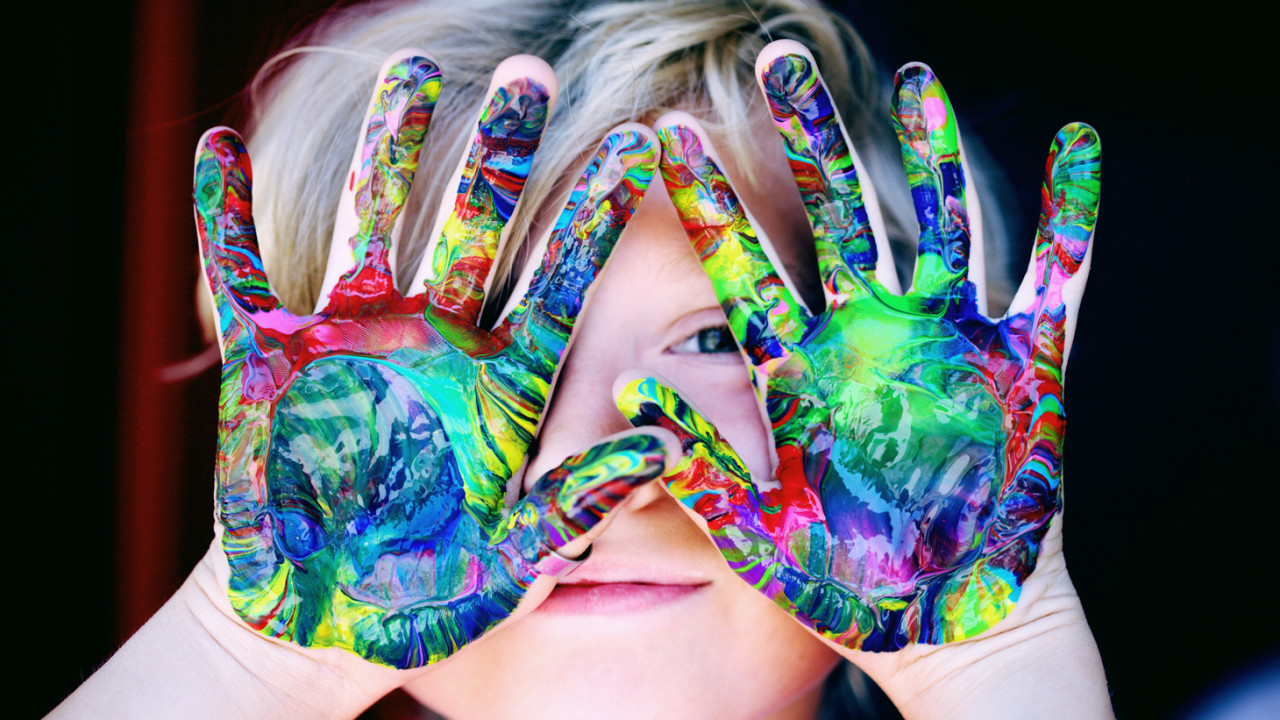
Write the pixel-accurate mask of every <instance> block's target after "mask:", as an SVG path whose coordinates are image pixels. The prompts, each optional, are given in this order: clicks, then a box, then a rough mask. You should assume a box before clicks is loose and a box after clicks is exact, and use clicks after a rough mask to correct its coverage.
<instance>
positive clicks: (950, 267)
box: [893, 63, 969, 298]
mask: <svg viewBox="0 0 1280 720" xmlns="http://www.w3.org/2000/svg"><path fill="white" fill-rule="evenodd" d="M894 84H895V91H894V96H893V125H894V130H896V131H897V134H898V143H899V144H900V145H901V147H902V166H903V168H904V169H905V170H906V172H907V182H908V184H910V186H911V197H912V200H913V202H914V204H915V208H916V219H917V220H918V221H919V223H920V244H919V249H918V254H917V257H916V270H915V282H914V286H913V292H914V293H916V294H918V295H923V296H924V297H928V298H950V297H951V296H952V295H953V294H955V293H956V292H958V291H959V288H960V286H961V284H962V283H964V281H965V277H966V275H967V274H968V271H969V219H968V214H967V212H966V210H965V187H964V170H963V168H962V166H961V159H960V138H959V134H958V133H957V131H956V118H955V112H954V111H953V110H952V109H951V102H950V101H949V100H948V99H947V94H946V91H944V90H943V89H942V83H940V82H938V79H937V77H936V76H935V75H934V74H933V71H932V70H930V69H929V67H928V66H927V65H924V64H921V63H910V64H907V65H904V66H903V67H902V69H901V70H899V71H898V74H897V77H896V79H895V83H894Z"/></svg>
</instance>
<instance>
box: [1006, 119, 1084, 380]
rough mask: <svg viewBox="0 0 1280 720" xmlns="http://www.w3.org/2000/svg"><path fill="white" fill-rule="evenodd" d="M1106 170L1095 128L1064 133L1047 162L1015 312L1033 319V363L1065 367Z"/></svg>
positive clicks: (1081, 126) (1072, 128)
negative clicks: (1032, 243) (1036, 224)
mask: <svg viewBox="0 0 1280 720" xmlns="http://www.w3.org/2000/svg"><path fill="white" fill-rule="evenodd" d="M1101 170H1102V164H1101V144H1100V142H1099V140H1098V134H1097V132H1096V131H1095V130H1094V129H1093V128H1092V127H1090V126H1088V125H1085V124H1083V123H1072V124H1070V125H1067V126H1066V127H1064V128H1062V129H1061V130H1059V131H1058V135H1057V137H1055V138H1054V140H1053V146H1052V147H1051V148H1050V150H1049V157H1048V159H1047V160H1046V162H1045V178H1044V184H1043V186H1042V187H1041V191H1040V225H1039V229H1038V231H1037V233H1036V242H1035V248H1034V250H1033V252H1032V259H1031V266H1030V268H1029V270H1028V272H1027V277H1026V278H1025V279H1024V280H1023V283H1022V287H1021V288H1020V289H1019V291H1018V295H1017V297H1015V299H1014V304H1013V307H1011V309H1010V314H1011V315H1012V314H1013V313H1014V312H1015V310H1017V311H1026V312H1029V313H1031V314H1032V315H1033V319H1032V321H1031V327H1032V328H1034V330H1033V332H1034V333H1035V335H1034V339H1033V343H1034V350H1033V352H1034V357H1033V362H1048V363H1050V364H1052V366H1053V367H1059V368H1061V367H1063V366H1064V365H1065V360H1066V356H1067V352H1068V350H1069V349H1070V342H1071V336H1072V335H1073V334H1074V331H1075V320H1076V317H1077V315H1078V311H1079V307H1080V300H1081V298H1082V296H1083V294H1084V284H1085V281H1086V279H1087V277H1088V267H1089V257H1090V246H1091V245H1092V243H1091V242H1090V241H1091V239H1092V238H1093V230H1094V225H1095V224H1096V222H1097V217H1098V201H1099V197H1100V195H1099V193H1100V189H1101ZM1032 293H1034V295H1032ZM1028 306H1029V307H1028Z"/></svg>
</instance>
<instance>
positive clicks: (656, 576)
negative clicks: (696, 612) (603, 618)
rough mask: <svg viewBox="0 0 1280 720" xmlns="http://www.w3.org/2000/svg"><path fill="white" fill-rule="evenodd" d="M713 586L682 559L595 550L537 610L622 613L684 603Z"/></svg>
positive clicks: (556, 613)
mask: <svg viewBox="0 0 1280 720" xmlns="http://www.w3.org/2000/svg"><path fill="white" fill-rule="evenodd" d="M710 585H711V580H710V579H708V578H707V577H706V576H705V575H703V574H702V573H700V572H697V571H695V570H691V569H689V568H687V567H682V566H681V565H680V564H671V563H661V564H654V563H653V562H652V560H650V559H648V558H646V559H638V558H633V557H628V556H622V557H619V556H605V555H593V556H592V557H591V558H590V559H588V560H587V561H586V562H585V563H583V564H582V565H581V566H579V567H578V568H576V569H575V570H574V571H573V572H571V573H569V574H568V575H565V576H564V577H562V578H560V580H559V581H558V582H557V583H556V587H555V589H554V590H552V591H551V594H550V595H548V596H547V599H546V600H544V601H543V602H542V604H541V605H539V606H538V608H537V611H536V612H540V613H547V614H551V615H625V614H630V613H642V612H648V611H651V610H656V609H658V608H661V607H664V606H668V605H673V604H675V603H679V602H683V601H685V600H687V599H689V598H690V597H693V596H695V595H697V594H698V593H700V592H702V591H703V590H705V589H707V588H708V587H710Z"/></svg>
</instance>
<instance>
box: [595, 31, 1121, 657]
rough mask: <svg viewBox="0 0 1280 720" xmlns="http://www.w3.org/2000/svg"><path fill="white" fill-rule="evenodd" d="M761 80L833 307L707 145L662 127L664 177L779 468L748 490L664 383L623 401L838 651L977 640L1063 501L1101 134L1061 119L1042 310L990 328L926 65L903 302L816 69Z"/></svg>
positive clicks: (911, 101) (948, 118) (717, 442)
mask: <svg viewBox="0 0 1280 720" xmlns="http://www.w3.org/2000/svg"><path fill="white" fill-rule="evenodd" d="M763 84H764V87H765V92H766V96H767V99H768V102H769V106H770V109H771V111H772V113H773V116H774V119H775V121H776V123H777V125H778V128H779V130H780V131H781V133H782V136H783V139H784V142H785V144H786V149H787V154H788V157H789V159H790V162H791V167H792V170H793V173H794V175H795V178H796V182H797V185H798V186H799V188H800V192H801V196H802V198H803V200H804V203H805V206H806V208H807V211H808V214H809V219H810V222H811V225H812V227H813V230H814V236H815V241H816V243H817V256H818V263H819V272H820V274H821V278H822V282H823V286H824V291H825V295H826V299H827V308H826V309H825V310H824V311H823V312H821V313H818V314H816V315H811V314H810V313H809V312H808V311H807V310H806V309H805V308H804V307H803V306H802V305H801V304H800V302H798V300H797V298H796V297H795V296H794V295H793V294H792V293H791V291H790V290H789V289H788V287H787V286H786V285H785V284H784V283H783V281H782V280H781V278H780V277H779V275H778V273H777V272H775V270H774V268H773V265H772V263H771V262H770V260H769V258H768V256H767V255H766V253H765V252H764V250H763V249H762V247H761V245H760V243H759V242H758V239H757V237H756V234H755V232H754V230H753V229H752V227H751V225H750V223H749V221H748V220H747V217H746V214H745V213H744V210H743V208H742V206H741V205H740V204H739V203H738V200H737V198H736V196H735V194H734V192H733V190H732V188H731V187H730V185H729V183H728V181H727V179H726V178H725V176H724V175H723V173H722V172H721V170H720V169H719V168H718V167H717V165H716V163H715V161H714V160H713V159H712V158H711V157H710V156H709V155H708V154H707V153H706V152H705V151H704V148H703V146H702V143H701V141H700V139H699V136H698V134H697V133H695V132H694V131H693V130H692V129H690V128H687V127H683V126H679V125H677V126H673V127H668V128H664V129H662V130H661V131H660V133H659V135H660V137H661V139H662V142H663V149H664V157H663V165H662V172H663V178H664V180H665V181H666V184H667V188H668V191H669V192H670V193H671V196H672V199H673V201H674V204H675V206H676V208H677V210H678V212H679V213H680V214H681V216H682V221H683V222H684V224H685V227H686V229H687V231H688V233H689V237H690V239H691V241H692V242H693V244H694V246H695V249H696V250H697V252H698V254H699V256H700V257H701V259H702V262H703V267H704V268H705V270H706V271H707V274H708V275H709V276H710V278H711V280H712V283H713V285H714V286H715V290H716V293H717V296H718V297H719V299H720V301H721V304H722V306H723V307H724V310H725V313H726V315H727V317H728V320H729V326H730V328H731V330H732V332H733V334H734V336H735V337H736V338H737V340H738V342H739V344H740V345H741V347H742V348H743V350H744V351H745V353H746V355H747V356H748V359H749V362H750V364H751V366H752V369H753V372H754V373H755V376H756V378H757V380H758V381H759V382H760V384H761V385H762V386H763V394H764V403H765V408H766V410H767V413H768V417H769V420H770V422H771V423H772V427H773V437H774V442H775V446H776V449H777V471H776V477H775V478H774V480H772V481H771V482H769V483H759V484H756V483H753V482H752V481H751V479H750V477H749V474H748V472H747V470H746V466H745V465H744V464H743V462H742V461H741V460H740V459H739V458H738V457H737V455H736V454H735V453H734V452H733V450H732V449H731V448H730V447H729V446H728V445H727V444H726V443H725V442H724V441H723V440H722V439H721V438H720V436H719V435H718V434H717V432H716V431H715V428H714V427H713V426H712V425H711V424H710V423H709V422H708V421H706V420H705V419H704V418H702V417H701V416H700V415H699V414H698V413H697V412H696V411H695V410H694V409H693V408H691V407H690V406H689V405H688V404H687V403H686V402H685V401H684V400H683V399H681V398H680V397H679V396H678V395H677V394H676V393H675V392H674V391H672V390H671V389H670V388H666V387H664V386H662V385H661V384H659V383H658V382H656V381H655V380H652V379H650V380H639V381H636V382H633V383H632V384H631V385H630V386H628V387H627V388H626V389H625V390H624V392H623V393H622V394H621V396H620V399H619V403H620V407H622V409H623V411H624V413H626V414H628V416H629V417H630V418H631V419H632V421H633V422H635V423H636V424H659V425H664V426H666V427H669V428H671V429H672V430H674V431H676V432H677V434H680V435H681V437H682V438H683V440H684V443H685V446H686V452H687V454H688V455H689V458H688V459H686V460H685V461H684V463H683V464H682V466H681V467H680V468H678V469H677V470H676V471H673V472H672V473H671V474H670V475H668V477H667V481H668V484H669V487H670V488H671V490H672V492H673V493H674V494H675V495H676V497H678V498H679V499H681V500H682V501H683V502H684V503H685V504H686V505H688V506H689V507H690V508H692V509H693V510H695V511H696V512H697V513H699V514H700V515H701V516H702V517H704V518H705V519H706V520H707V522H708V525H709V527H710V530H711V533H712V536H713V539H714V540H715V542H716V544H717V546H718V547H719V548H720V550H721V551H722V553H723V554H724V555H725V557H726V559H727V560H728V561H729V563H730V564H731V565H732V566H733V568H734V569H735V570H736V571H737V572H738V573H739V574H740V575H741V576H742V577H743V579H745V580H746V581H747V582H749V583H751V584H752V585H754V586H755V587H756V588H757V589H759V590H760V591H761V592H763V593H764V594H765V595H767V596H769V597H770V598H772V599H773V600H774V601H775V602H776V603H777V604H778V605H780V606H781V607H783V608H784V609H786V610H787V611H789V612H790V613H792V614H793V615H794V616H795V617H797V618H798V619H800V620H801V621H802V622H804V623H806V624H808V625H809V626H811V627H812V628H814V629H815V630H817V631H818V632H819V633H821V634H822V635H824V636H825V637H828V638H830V639H832V640H834V641H836V642H839V643H842V644H844V645H845V646H847V647H850V648H855V649H863V650H894V649H898V648H901V647H904V646H906V645H908V644H911V643H943V642H947V641H952V640H958V639H963V638H967V637H972V636H974V635H976V634H977V633H980V632H982V631H983V630H985V629H987V628H988V627H990V626H991V625H992V624H994V623H995V622H997V621H998V620H1000V619H1001V618H1003V617H1004V616H1005V615H1006V614H1008V612H1009V611H1010V609H1011V608H1012V607H1013V604H1014V603H1015V602H1016V600H1017V597H1018V594H1019V590H1020V587H1021V583H1022V581H1023V580H1024V579H1025V578H1026V577H1027V576H1028V575H1029V574H1030V573H1031V571H1032V570H1033V569H1034V567H1035V564H1036V558H1037V553H1038V551H1039V546H1040V542H1041V539H1042V537H1043V536H1044V533H1045V531H1046V530H1047V527H1048V522H1049V520H1050V519H1051V517H1052V516H1053V515H1054V514H1055V513H1056V512H1057V511H1058V510H1059V508H1060V507H1061V486H1060V481H1061V448H1062V436H1063V406H1062V367H1063V360H1064V357H1063V351H1064V346H1065V343H1066V334H1065V333H1066V328H1065V322H1066V312H1065V305H1064V301H1063V296H1062V290H1063V285H1064V283H1066V281H1067V280H1069V279H1070V278H1071V277H1072V275H1073V274H1074V273H1075V272H1076V271H1077V269H1078V268H1079V267H1080V265H1081V263H1082V261H1083V260H1084V256H1085V251H1086V249H1087V247H1088V243H1089V239H1090V237H1091V234H1092V230H1093V225H1094V217H1095V211H1096V208H1097V199H1098V171H1099V165H1098V142H1097V137H1096V135H1095V134H1094V132H1093V130H1092V128H1089V127H1088V126H1084V125H1070V126H1067V127H1066V128H1064V129H1063V130H1062V131H1061V132H1060V133H1059V134H1058V136H1057V138H1056V139H1055V141H1054V143H1053V147H1052V149H1051V151H1050V155H1049V160H1048V163H1047V165H1046V174H1045V183H1044V188H1043V197H1042V201H1043V202H1042V216H1041V222H1040V228H1039V232H1038V235H1037V238H1036V243H1035V250H1034V253H1035V255H1034V260H1033V272H1034V273H1035V277H1036V280H1037V283H1038V284H1037V288H1036V295H1035V299H1034V302H1033V303H1032V304H1031V307H1030V308H1028V309H1027V310H1026V311H1025V312H1020V313H1016V314H1011V315H1009V316H1007V317H1005V318H1004V319H1002V320H998V321H993V320H989V319H987V318H986V317H984V316H982V315H981V314H980V313H979V311H978V307H977V301H976V296H975V289H974V286H973V284H972V283H971V282H969V281H968V280H967V279H966V275H967V270H968V255H969V228H968V222H967V218H966V214H965V200H964V177H963V172H962V170H961V164H960V154H959V144H958V140H957V134H956V128H955V120H954V115H953V114H952V111H951V107H950V104H949V103H948V101H947V98H946V95H945V94H944V92H943V90H942V87H941V85H940V84H939V83H938V82H937V80H936V79H935V78H934V76H933V75H932V73H931V72H930V71H929V69H928V68H926V67H924V66H922V65H910V66H907V67H905V68H903V70H901V71H900V72H899V74H898V77H897V88H896V93H895V102H894V119H895V123H896V127H897V130H898V134H899V139H900V141H901V145H902V155H903V160H904V163H905V166H906V171H907V177H908V180H909V182H910V184H911V189H912V194H913V197H914V201H915V206H916V210H917V215H918V218H919V222H920V228H921V234H920V244H919V257H918V259H917V262H916V269H915V281H914V287H913V289H912V290H911V291H910V292H908V293H906V294H905V295H901V296H900V295H895V294H893V293H891V292H889V291H888V290H886V288H885V287H884V286H883V285H882V284H881V283H880V282H879V281H878V280H877V279H876V260H877V257H878V253H877V249H876V244H875V240H874V238H873V237H872V232H871V226H870V224H869V222H868V219H867V214H866V212H865V210H864V207H863V203H862V193H861V190H860V187H859V184H858V179H857V175H856V171H855V170H854V165H853V162H852V159H851V157H850V152H849V150H848V147H847V144H846V140H845V137H844V133H843V131H842V129H841V127H840V124H839V120H838V118H837V116H836V114H835V112H834V111H833V109H832V105H831V101H830V99H829V97H828V95H827V93H826V91H825V89H824V88H823V86H822V84H821V80H820V78H819V77H818V75H817V73H816V71H815V70H814V68H813V65H812V61H811V60H809V59H808V58H807V57H804V56H800V55H786V56H783V57H780V58H778V59H777V60H775V61H774V62H772V63H771V64H769V65H768V67H767V68H766V69H765V71H764V75H763Z"/></svg>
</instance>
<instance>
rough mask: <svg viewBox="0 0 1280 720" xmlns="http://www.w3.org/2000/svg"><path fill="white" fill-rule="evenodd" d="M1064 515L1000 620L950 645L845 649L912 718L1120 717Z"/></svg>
mask: <svg viewBox="0 0 1280 720" xmlns="http://www.w3.org/2000/svg"><path fill="white" fill-rule="evenodd" d="M1060 519H1061V517H1060V516H1059V518H1057V519H1055V520H1054V521H1053V522H1054V526H1053V527H1052V528H1051V529H1050V531H1049V533H1048V535H1046V538H1045V545H1044V547H1043V548H1042V550H1043V552H1042V556H1041V562H1040V564H1039V565H1038V566H1037V568H1036V570H1035V571H1034V572H1033V573H1032V574H1031V576H1030V577H1028V578H1027V580H1026V582H1025V583H1024V585H1023V588H1022V596H1021V598H1020V599H1019V601H1018V604H1017V606H1016V607H1015V608H1014V610H1013V611H1012V612H1011V613H1010V614H1009V615H1008V616H1007V617H1006V618H1005V619H1004V620H1002V621H1000V622H999V623H997V624H996V625H995V626H994V627H992V628H991V629H989V630H987V631H986V632H984V633H982V634H981V635H979V636H977V637H974V638H971V639H969V640H964V641H961V642H955V643H949V644H946V645H914V646H911V647H909V648H905V649H903V650H901V651H898V652H894V653H866V652H858V651H852V650H848V649H841V650H842V654H844V656H845V657H847V658H848V659H850V660H851V661H852V662H854V663H855V664H856V665H858V666H859V667H860V668H861V669H862V670H863V671H864V672H866V673H867V675H868V676H870V677H871V678H872V679H873V680H874V681H875V682H876V683H877V684H878V685H879V686H880V687H881V689H883V690H884V691H885V693H886V694H887V695H888V696H889V698H890V699H892V700H893V702H894V704H895V705H896V706H897V707H898V709H899V710H900V711H901V712H902V714H903V717H905V718H909V719H910V720H923V719H925V718H949V719H951V718H970V717H972V718H1006V717H1007V718H1023V717H1046V718H1051V717H1064V718H1066V717H1070V718H1111V717H1114V715H1113V713H1112V710H1111V701H1110V697H1109V695H1108V692H1107V682H1106V675H1105V673H1104V672H1103V668H1102V660H1101V657H1100V656H1099V654H1098V646H1097V643H1096V642H1095V641H1094V638H1093V634H1092V632H1091V631H1090V630H1089V625H1088V622H1087V621H1086V620H1085V615H1084V608H1083V607H1082V606H1081V604H1080V599H1079V596H1078V595H1077V594H1076V591H1075V587H1074V586H1073V585H1072V584H1071V579H1070V577H1069V576H1068V574H1067V569H1066V564H1065V562H1064V560H1063V556H1062V552H1061V547H1062V533H1061V529H1060Z"/></svg>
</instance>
